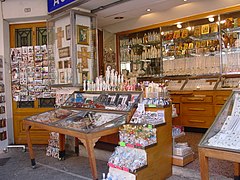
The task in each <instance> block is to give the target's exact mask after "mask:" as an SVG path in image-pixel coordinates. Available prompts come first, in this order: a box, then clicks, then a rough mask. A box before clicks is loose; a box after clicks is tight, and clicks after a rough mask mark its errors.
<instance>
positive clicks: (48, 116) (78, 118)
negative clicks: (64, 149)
mask: <svg viewBox="0 0 240 180" xmlns="http://www.w3.org/2000/svg"><path fill="white" fill-rule="evenodd" d="M26 120H28V121H33V122H37V123H41V124H46V125H49V126H53V127H59V128H64V129H71V130H75V131H79V132H84V133H90V132H97V131H101V130H105V129H108V128H112V127H118V126H120V125H122V124H124V123H125V122H126V115H125V114H124V113H120V112H114V113H113V112H96V111H94V110H92V111H89V110H76V109H71V110H69V109H62V108H59V109H55V110H52V111H48V112H44V113H41V114H38V115H34V116H30V117H28V118H26Z"/></svg>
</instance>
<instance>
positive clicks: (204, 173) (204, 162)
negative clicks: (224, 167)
mask: <svg viewBox="0 0 240 180" xmlns="http://www.w3.org/2000/svg"><path fill="white" fill-rule="evenodd" d="M198 154H199V163H200V172H201V180H208V179H209V173H208V157H206V156H205V153H204V150H203V149H201V148H199V149H198Z"/></svg>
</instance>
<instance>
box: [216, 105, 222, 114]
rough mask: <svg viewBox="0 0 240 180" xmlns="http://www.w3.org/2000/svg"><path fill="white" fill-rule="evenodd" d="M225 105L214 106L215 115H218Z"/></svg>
mask: <svg viewBox="0 0 240 180" xmlns="http://www.w3.org/2000/svg"><path fill="white" fill-rule="evenodd" d="M222 107H223V105H216V106H214V115H215V116H217V115H218V113H219V112H220V111H221V109H222Z"/></svg>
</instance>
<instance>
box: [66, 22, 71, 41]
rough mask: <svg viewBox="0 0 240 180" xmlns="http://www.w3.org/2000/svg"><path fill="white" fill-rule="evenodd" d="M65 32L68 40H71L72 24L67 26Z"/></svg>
mask: <svg viewBox="0 0 240 180" xmlns="http://www.w3.org/2000/svg"><path fill="white" fill-rule="evenodd" d="M65 32H66V40H70V39H71V31H70V24H69V25H66V26H65Z"/></svg>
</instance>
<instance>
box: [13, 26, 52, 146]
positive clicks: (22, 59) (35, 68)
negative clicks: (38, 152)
mask: <svg viewBox="0 0 240 180" xmlns="http://www.w3.org/2000/svg"><path fill="white" fill-rule="evenodd" d="M46 45H47V28H46V23H45V22H40V23H25V24H12V25H10V47H11V72H12V74H11V77H12V81H11V87H12V101H13V107H12V108H13V127H14V139H15V144H26V133H25V127H23V124H22V120H23V119H24V118H26V117H28V116H31V115H33V114H38V113H41V112H44V111H48V110H51V109H52V108H53V107H54V105H55V98H51V96H48V94H47V93H49V92H48V90H47V88H45V87H44V86H45V85H46V69H47V68H48V67H47V66H48V65H47V64H48V61H47V47H46ZM13 48H15V49H13ZM16 52H20V55H18V57H16V56H17V54H16ZM47 72H48V71H47ZM32 129H33V130H32V133H31V136H32V140H33V144H46V143H47V141H48V138H49V133H48V132H47V131H45V130H42V129H38V128H34V127H33V128H32Z"/></svg>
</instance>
